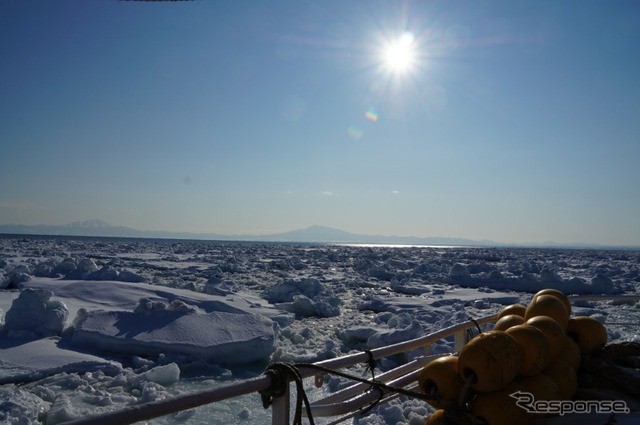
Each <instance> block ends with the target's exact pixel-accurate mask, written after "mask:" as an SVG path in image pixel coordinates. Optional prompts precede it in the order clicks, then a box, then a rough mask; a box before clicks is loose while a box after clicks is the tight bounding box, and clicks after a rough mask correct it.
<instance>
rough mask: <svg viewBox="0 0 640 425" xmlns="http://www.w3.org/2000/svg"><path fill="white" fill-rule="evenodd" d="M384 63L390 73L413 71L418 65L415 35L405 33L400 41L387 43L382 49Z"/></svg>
mask: <svg viewBox="0 0 640 425" xmlns="http://www.w3.org/2000/svg"><path fill="white" fill-rule="evenodd" d="M382 62H383V64H384V66H385V67H386V68H387V69H388V70H389V71H391V72H393V73H396V74H404V73H406V72H409V71H411V70H412V69H413V68H414V66H415V63H416V48H415V45H414V36H413V34H411V33H410V32H405V33H404V34H402V36H400V37H399V38H398V39H396V40H392V41H389V42H388V43H386V44H385V45H384V46H383V49H382Z"/></svg>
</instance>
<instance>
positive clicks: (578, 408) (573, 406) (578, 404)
mask: <svg viewBox="0 0 640 425" xmlns="http://www.w3.org/2000/svg"><path fill="white" fill-rule="evenodd" d="M509 397H512V398H514V399H516V405H517V406H518V407H520V408H521V409H524V410H526V411H527V412H529V413H544V414H552V415H560V416H562V415H565V414H567V413H625V414H626V413H629V412H631V410H630V409H629V407H628V406H627V402H626V401H624V400H536V399H535V397H534V396H533V394H531V393H527V392H523V391H516V392H515V393H511V394H509Z"/></svg>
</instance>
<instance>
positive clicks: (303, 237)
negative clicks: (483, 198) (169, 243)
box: [0, 220, 499, 246]
mask: <svg viewBox="0 0 640 425" xmlns="http://www.w3.org/2000/svg"><path fill="white" fill-rule="evenodd" d="M0 233H4V234H13V235H54V236H102V237H124V238H159V239H197V240H223V241H256V242H315V243H362V244H399V245H445V246H451V245H454V246H460V245H463V246H487V245H490V246H495V245H499V244H498V243H496V242H493V241H475V240H471V239H464V238H444V237H429V238H419V237H413V236H383V235H360V234H356V233H349V232H345V231H343V230H340V229H334V228H331V227H326V226H318V225H314V226H310V227H307V228H304V229H297V230H292V231H289V232H284V233H274V234H268V235H224V234H219V233H188V232H166V231H151V230H137V229H133V228H131V227H124V226H112V225H110V224H109V223H106V222H104V221H102V220H88V221H81V222H75V223H71V224H67V225H64V226H50V225H37V226H26V225H0Z"/></svg>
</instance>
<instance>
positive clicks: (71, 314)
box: [0, 235, 640, 425]
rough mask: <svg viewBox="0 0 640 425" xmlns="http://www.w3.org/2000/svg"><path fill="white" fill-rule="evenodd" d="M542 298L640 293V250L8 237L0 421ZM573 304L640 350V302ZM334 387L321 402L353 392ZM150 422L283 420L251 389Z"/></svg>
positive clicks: (189, 388)
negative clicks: (546, 291)
mask: <svg viewBox="0 0 640 425" xmlns="http://www.w3.org/2000/svg"><path fill="white" fill-rule="evenodd" d="M543 288H557V289H560V290H562V291H564V292H565V293H567V294H573V295H586V294H638V289H640V252H639V251H622V250H569V249H566V250H563V249H525V248H517V249H516V248H513V249H508V248H477V247H474V248H465V247H419V246H395V247H389V246H359V245H311V244H307V245H305V244H267V243H255V244H252V243H224V242H203V241H176V240H135V239H108V238H75V239H74V238H62V237H58V238H56V237H11V236H8V235H5V236H2V237H1V238H0V423H3V424H4V423H7V424H38V423H46V424H47V425H50V424H58V423H62V422H65V421H69V420H73V419H78V418H83V417H87V416H90V415H95V414H98V413H101V412H107V411H112V410H116V409H119V408H123V407H127V406H132V405H138V404H141V403H145V402H149V401H155V400H162V399H166V398H170V397H172V396H176V395H181V394H186V393H189V392H193V391H198V390H203V389H210V388H212V387H215V386H217V385H221V384H223V383H229V382H233V381H235V380H240V379H245V378H248V377H253V376H257V375H259V374H260V373H262V371H263V370H264V368H265V366H266V365H267V364H268V363H269V362H273V361H297V362H301V361H304V362H312V361H318V360H323V359H328V358H333V357H336V356H340V355H344V354H348V353H352V352H355V351H358V350H364V349H369V348H375V347H380V346H383V345H387V344H392V343H396V342H401V341H405V340H407V339H412V338H416V337H419V336H422V335H425V334H428V333H431V332H434V331H437V330H440V329H442V328H444V327H446V326H450V325H451V324H454V323H458V322H463V321H466V320H468V318H469V317H471V318H473V317H480V316H485V315H488V314H491V313H495V312H497V311H499V310H500V309H501V308H502V307H504V306H505V305H508V304H512V303H515V302H521V303H526V302H528V300H529V299H530V298H531V295H532V294H533V293H535V292H537V291H538V290H540V289H543ZM574 309H575V313H576V314H581V315H589V316H592V317H595V318H597V319H599V320H601V321H603V322H604V323H606V324H607V329H608V332H609V339H610V340H611V341H622V340H630V341H638V340H640V335H639V333H640V330H639V327H638V317H639V314H638V313H639V311H640V308H639V307H638V303H634V302H631V303H630V302H619V301H606V302H602V301H584V300H582V301H581V300H578V299H576V300H574ZM429 350H430V352H431V353H434V354H439V353H448V352H451V351H453V341H452V340H444V341H440V342H438V343H436V344H434V345H433V346H431V347H430V348H429ZM420 351H422V350H420ZM418 354H419V353H408V354H407V355H405V356H394V357H393V358H388V359H383V360H381V361H380V362H379V367H380V368H381V369H383V370H384V369H388V368H391V367H394V366H396V365H398V364H400V363H402V362H405V361H407V360H410V358H411V357H412V356H415V355H418ZM420 354H424V353H423V352H422V353H420ZM326 383H327V385H325V386H324V387H323V389H321V390H320V392H321V393H322V392H331V391H334V390H335V389H337V388H341V387H343V386H344V385H345V384H346V382H345V381H343V380H342V379H339V378H334V377H327V378H326ZM312 397H315V396H312ZM431 410H432V409H431V408H430V407H428V406H427V405H426V404H424V403H423V402H420V401H416V400H411V399H408V398H406V397H400V398H399V399H397V400H394V401H392V402H390V403H388V404H386V405H381V406H378V407H376V408H375V409H372V410H371V411H369V412H367V413H366V414H364V415H362V416H359V417H356V418H355V419H354V423H356V424H362V425H365V424H367V425H373V424H395V423H407V424H412V425H415V424H421V423H422V420H423V418H424V417H425V416H426V415H428V413H429V412H430V411H431ZM316 422H317V423H323V422H322V419H317V420H316ZM150 423H157V424H177V423H180V424H190V423H192V424H196V423H218V424H226V423H251V424H266V423H270V412H269V411H265V410H264V409H263V408H262V406H261V403H260V398H259V396H258V395H257V394H251V395H247V396H243V397H238V398H234V399H231V400H228V401H225V402H220V403H213V404H210V405H207V406H204V407H201V408H197V409H191V410H188V411H184V412H180V413H176V414H172V415H168V416H166V417H162V418H158V419H155V420H153V421H151V422H150Z"/></svg>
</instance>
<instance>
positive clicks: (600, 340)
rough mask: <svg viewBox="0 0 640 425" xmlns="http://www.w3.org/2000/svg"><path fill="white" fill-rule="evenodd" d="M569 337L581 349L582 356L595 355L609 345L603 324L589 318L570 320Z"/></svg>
mask: <svg viewBox="0 0 640 425" xmlns="http://www.w3.org/2000/svg"><path fill="white" fill-rule="evenodd" d="M567 335H568V336H569V337H571V338H572V339H573V340H574V341H575V342H576V343H577V344H578V347H580V351H581V352H582V354H593V353H594V352H596V351H598V350H601V349H602V348H603V347H604V346H605V345H606V344H607V338H608V336H607V329H606V328H605V327H604V325H603V324H602V323H600V322H599V321H597V320H596V319H593V318H591V317H588V316H577V317H574V318H572V319H571V320H569V326H568V327H567Z"/></svg>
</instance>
